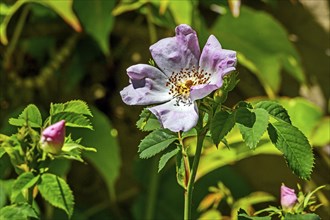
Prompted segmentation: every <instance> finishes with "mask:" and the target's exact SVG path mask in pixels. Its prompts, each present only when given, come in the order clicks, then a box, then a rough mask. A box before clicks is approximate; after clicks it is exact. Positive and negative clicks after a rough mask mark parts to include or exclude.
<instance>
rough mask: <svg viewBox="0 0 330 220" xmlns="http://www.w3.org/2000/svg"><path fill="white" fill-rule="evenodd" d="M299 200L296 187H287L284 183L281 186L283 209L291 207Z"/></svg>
mask: <svg viewBox="0 0 330 220" xmlns="http://www.w3.org/2000/svg"><path fill="white" fill-rule="evenodd" d="M296 201H297V195H296V194H295V193H294V189H290V188H288V187H286V186H285V185H284V184H283V185H282V186H281V205H282V208H283V209H291V208H292V207H293V206H294V204H295V203H296Z"/></svg>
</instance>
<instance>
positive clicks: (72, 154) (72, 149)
mask: <svg viewBox="0 0 330 220" xmlns="http://www.w3.org/2000/svg"><path fill="white" fill-rule="evenodd" d="M82 151H92V152H96V149H95V148H93V147H85V146H82V145H80V144H78V143H75V142H70V143H65V144H64V145H63V148H62V151H61V153H60V154H59V155H56V156H54V157H56V158H61V157H64V158H67V159H71V160H78V161H80V162H84V160H83V159H82V157H81V153H82Z"/></svg>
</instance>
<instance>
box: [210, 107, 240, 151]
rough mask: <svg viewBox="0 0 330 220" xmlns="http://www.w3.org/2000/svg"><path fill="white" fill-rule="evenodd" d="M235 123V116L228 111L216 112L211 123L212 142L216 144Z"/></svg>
mask: <svg viewBox="0 0 330 220" xmlns="http://www.w3.org/2000/svg"><path fill="white" fill-rule="evenodd" d="M234 125H235V117H234V115H233V114H230V113H228V112H218V113H216V114H215V116H214V118H213V120H212V123H211V129H210V130H211V136H212V140H213V143H214V144H215V145H218V144H219V143H220V141H221V140H222V139H223V138H224V137H225V136H226V135H227V134H228V132H229V131H230V130H231V129H232V128H233V127H234Z"/></svg>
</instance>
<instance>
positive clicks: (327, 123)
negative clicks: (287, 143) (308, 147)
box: [311, 117, 330, 146]
mask: <svg viewBox="0 0 330 220" xmlns="http://www.w3.org/2000/svg"><path fill="white" fill-rule="evenodd" d="M311 142H312V143H313V145H316V146H325V145H327V144H329V143H330V117H326V118H324V119H322V120H321V121H320V122H319V123H318V124H317V125H316V127H315V129H314V130H313V132H312V134H311Z"/></svg>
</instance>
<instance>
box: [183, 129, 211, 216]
mask: <svg viewBox="0 0 330 220" xmlns="http://www.w3.org/2000/svg"><path fill="white" fill-rule="evenodd" d="M205 134H206V132H205V131H203V130H202V131H201V132H199V133H198V135H197V146H196V153H195V157H194V161H193V164H192V168H191V170H190V177H189V181H188V186H187V190H186V191H185V196H184V220H189V219H191V205H192V194H193V190H194V185H195V178H196V174H197V169H198V164H199V159H200V157H201V153H202V148H203V141H204V138H205Z"/></svg>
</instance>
